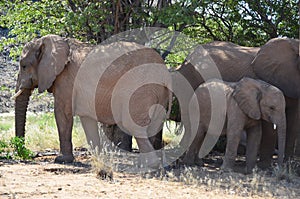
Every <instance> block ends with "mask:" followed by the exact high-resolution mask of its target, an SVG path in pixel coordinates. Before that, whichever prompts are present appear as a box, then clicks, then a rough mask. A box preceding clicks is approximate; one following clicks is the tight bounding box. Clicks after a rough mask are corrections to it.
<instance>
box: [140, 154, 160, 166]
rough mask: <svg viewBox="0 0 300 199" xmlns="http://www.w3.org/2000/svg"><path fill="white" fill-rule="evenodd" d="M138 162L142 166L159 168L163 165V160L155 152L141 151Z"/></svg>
mask: <svg viewBox="0 0 300 199" xmlns="http://www.w3.org/2000/svg"><path fill="white" fill-rule="evenodd" d="M138 163H139V165H140V167H141V168H149V169H159V168H160V167H161V160H160V158H159V157H158V156H157V154H156V153H155V152H150V153H147V154H143V153H141V154H140V158H139V162H138Z"/></svg>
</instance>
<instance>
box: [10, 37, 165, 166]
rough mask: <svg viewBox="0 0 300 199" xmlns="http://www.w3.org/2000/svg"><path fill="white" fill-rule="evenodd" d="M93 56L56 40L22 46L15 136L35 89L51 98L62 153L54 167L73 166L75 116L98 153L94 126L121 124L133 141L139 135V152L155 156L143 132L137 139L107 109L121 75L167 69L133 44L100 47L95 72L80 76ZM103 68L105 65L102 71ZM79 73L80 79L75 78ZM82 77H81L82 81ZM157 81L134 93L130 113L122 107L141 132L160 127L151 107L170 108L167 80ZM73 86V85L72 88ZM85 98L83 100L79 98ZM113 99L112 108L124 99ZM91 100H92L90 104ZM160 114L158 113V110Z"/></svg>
mask: <svg viewBox="0 0 300 199" xmlns="http://www.w3.org/2000/svg"><path fill="white" fill-rule="evenodd" d="M91 50H92V47H91V46H90V45H88V44H85V43H82V42H79V41H77V40H75V39H68V38H63V37H60V36H57V35H47V36H44V37H42V38H40V39H35V40H33V41H31V42H29V43H27V44H26V45H25V46H24V48H23V51H22V55H21V59H20V70H19V74H18V80H17V88H16V90H17V94H16V95H15V97H16V103H15V127H16V135H17V136H24V135H25V122H26V111H27V106H28V101H29V97H30V95H31V92H32V90H33V89H34V88H38V90H39V92H44V91H45V90H47V91H49V92H52V93H53V95H54V113H55V119H56V123H57V128H58V133H59V141H60V151H61V153H62V155H61V156H58V157H57V158H56V162H72V161H73V160H74V157H73V153H72V141H71V138H72V126H73V115H74V113H75V114H78V115H79V116H80V118H81V122H82V125H83V127H84V130H85V133H86V136H87V140H88V141H89V142H90V141H93V145H94V146H98V147H101V146H99V145H100V144H99V134H98V131H97V130H98V127H97V122H96V121H99V122H102V123H104V124H109V125H113V124H116V123H118V124H120V125H121V126H122V127H124V129H127V130H129V131H130V132H131V133H133V135H138V136H136V139H137V143H138V146H139V148H140V151H141V152H150V151H153V147H152V145H151V143H150V142H149V140H148V138H147V132H142V133H141V134H139V132H134V131H135V130H136V129H135V128H134V127H132V123H130V122H128V121H127V120H126V121H125V120H124V118H123V116H124V115H125V116H126V114H123V113H124V110H123V107H121V109H120V110H119V112H118V113H116V115H113V113H112V112H113V110H112V108H111V106H110V104H111V100H113V98H112V97H113V90H114V89H115V88H114V86H115V85H117V82H118V81H119V80H120V79H121V77H122V76H123V75H124V74H125V73H127V72H128V71H130V70H132V69H136V68H137V69H139V68H140V67H137V66H141V65H149V64H150V66H153V67H154V68H156V69H157V70H158V71H160V72H161V71H165V70H166V67H165V65H164V62H163V60H162V58H161V57H160V55H159V54H158V53H156V52H155V51H154V50H153V49H150V48H146V47H144V46H140V45H138V44H136V43H129V42H119V43H118V42H116V43H112V44H110V45H106V46H101V47H99V48H97V49H96V51H95V50H94V51H93V53H94V57H98V58H99V57H100V60H98V62H97V63H96V64H98V65H99V67H97V66H91V67H92V68H91V69H93V70H92V71H91V72H89V71H88V70H85V69H84V70H81V69H82V68H81V65H82V63H84V60H86V57H87V55H88V54H89V53H90V52H91ZM95 53H96V54H95ZM89 60H94V59H89ZM101 61H102V62H101ZM109 61H111V62H109ZM103 62H107V63H109V64H108V65H104V66H103ZM100 69H101V70H102V72H103V73H102V76H99V77H96V79H92V77H93V75H95V74H97V73H99V71H100ZM80 70H81V73H80V74H81V75H79V77H78V74H79V73H78V72H79V71H80ZM166 71H167V70H166ZM140 72H143V71H140ZM144 72H145V71H144ZM82 74H85V76H83V75H82ZM97 78H99V79H97ZM161 79H162V80H161V82H159V83H161V84H160V85H159V84H147V85H144V86H141V87H140V88H137V90H136V92H134V93H133V95H132V97H131V99H130V102H129V105H130V107H126V105H127V104H125V105H124V107H125V108H129V111H130V115H132V120H133V121H134V122H136V123H137V124H138V125H140V126H141V128H140V129H142V130H145V129H144V128H143V127H146V126H148V125H154V126H155V125H156V126H155V127H153V129H156V128H159V127H157V125H159V126H160V125H161V121H160V122H159V121H158V123H155V124H154V122H153V121H156V120H155V119H154V118H153V116H154V115H155V113H157V110H158V109H152V110H151V113H152V114H151V113H150V114H149V111H150V108H152V107H153V105H155V104H160V105H162V106H164V107H165V106H166V104H167V102H168V98H169V91H168V89H167V88H166V86H167V84H168V82H166V81H165V80H166V78H161ZM75 80H77V81H76V85H75ZM94 80H95V81H94ZM96 80H99V81H96ZM125 80H126V79H125ZM86 82H89V83H90V84H95V85H96V87H95V89H94V88H92V89H88V87H87V86H88V84H87V83H86ZM127 83H128V85H133V84H134V81H131V79H130V78H127ZM156 83H157V82H156ZM97 85H98V86H97ZM121 86H122V85H121ZM123 86H124V85H123ZM125 86H126V85H125ZM82 88H85V89H84V90H83V89H82ZM93 89H94V90H93ZM129 90H130V88H129ZM74 92H75V93H74ZM83 94H86V95H85V96H82V95H83ZM89 94H90V95H89ZM116 94H117V95H120V96H121V97H120V98H119V99H118V100H119V101H117V103H115V104H117V105H118V106H119V105H123V103H126V102H124V101H123V100H122V97H123V95H121V94H119V93H116ZM91 96H94V97H95V98H93V99H91ZM82 100H83V101H82ZM92 101H94V102H93V103H94V104H91V103H90V102H92ZM80 105H82V106H83V107H85V108H83V107H81V106H80ZM132 105H133V106H132ZM135 106H136V107H135ZM89 109H91V110H92V111H95V115H96V116H95V115H93V114H91V111H89ZM159 111H160V112H161V109H160V110H159ZM160 112H159V113H160ZM94 116H95V117H94ZM113 116H115V117H113ZM96 131H97V132H96Z"/></svg>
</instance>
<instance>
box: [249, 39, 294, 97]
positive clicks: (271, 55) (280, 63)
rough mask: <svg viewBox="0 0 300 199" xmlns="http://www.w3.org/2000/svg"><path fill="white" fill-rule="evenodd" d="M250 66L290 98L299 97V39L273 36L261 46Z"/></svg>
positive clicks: (261, 77) (260, 77)
mask: <svg viewBox="0 0 300 199" xmlns="http://www.w3.org/2000/svg"><path fill="white" fill-rule="evenodd" d="M251 66H252V67H253V70H254V72H255V74H256V75H257V77H258V78H259V79H262V80H264V81H266V82H268V83H270V84H272V85H274V86H276V87H278V88H280V89H281V90H282V91H283V93H284V94H285V95H286V96H288V97H291V98H299V97H300V87H299V84H300V71H299V40H297V39H290V38H275V39H271V40H270V41H268V42H267V43H266V44H265V45H263V46H262V47H261V49H260V50H259V52H258V53H257V56H256V57H255V59H254V60H253V62H252V64H251Z"/></svg>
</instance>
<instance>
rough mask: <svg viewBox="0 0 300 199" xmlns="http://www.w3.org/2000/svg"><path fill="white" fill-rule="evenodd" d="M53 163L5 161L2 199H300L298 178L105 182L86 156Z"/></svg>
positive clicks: (0, 175) (135, 177) (125, 176)
mask: <svg viewBox="0 0 300 199" xmlns="http://www.w3.org/2000/svg"><path fill="white" fill-rule="evenodd" d="M54 157H55V156H47V157H40V158H36V159H35V160H34V161H30V162H27V163H24V162H16V161H8V160H1V161H0V198H1V199H7V198H80V199H81V198H136V199H138V198H143V199H144V198H189V199H190V198H214V199H215V198H216V199H218V198H222V199H224V198H225V199H226V198H300V190H298V189H299V187H300V180H299V178H298V177H293V178H292V180H288V181H287V180H281V181H279V182H278V181H276V180H275V181H274V179H275V177H272V176H271V177H266V176H264V177H262V176H261V175H259V174H257V175H251V176H245V175H242V174H235V173H230V174H226V175H224V176H223V177H222V176H221V177H220V174H218V175H215V174H216V173H218V172H216V171H214V172H213V173H214V174H213V175H208V174H205V175H204V173H205V172H204V173H202V175H198V177H194V176H193V174H192V173H193V172H192V171H194V170H188V169H185V170H184V171H180V172H179V173H181V174H179V175H178V176H180V177H179V178H175V177H173V178H172V177H171V174H170V173H169V174H168V177H153V176H151V175H148V176H147V175H141V174H129V173H123V172H113V178H112V179H111V178H106V179H102V178H101V177H99V175H97V172H96V171H97V168H95V167H93V166H92V165H91V163H92V160H91V157H90V156H88V155H86V156H82V157H77V158H76V162H75V163H73V164H68V165H63V164H54V163H53V160H54ZM187 170H188V171H189V172H187ZM202 171H203V170H202ZM207 171H208V170H207ZM207 171H206V172H207ZM171 173H173V174H172V175H174V176H176V172H174V171H173V172H171ZM229 175H230V176H229ZM222 178H224V179H222ZM178 179H180V180H178ZM228 180H229V181H228ZM273 181H274V182H273ZM220 183H221V184H222V183H224V184H222V185H220ZM273 183H276V184H275V185H274V184H273ZM228 184H231V185H230V186H227V185H228ZM253 189H256V190H253ZM243 192H244V193H243Z"/></svg>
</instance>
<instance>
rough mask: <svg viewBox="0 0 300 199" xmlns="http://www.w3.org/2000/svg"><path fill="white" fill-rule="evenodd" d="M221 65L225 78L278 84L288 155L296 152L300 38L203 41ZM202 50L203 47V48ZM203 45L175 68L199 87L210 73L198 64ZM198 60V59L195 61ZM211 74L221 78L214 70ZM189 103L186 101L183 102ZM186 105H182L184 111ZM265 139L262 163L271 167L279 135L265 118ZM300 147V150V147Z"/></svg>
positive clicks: (264, 166)
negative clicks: (256, 42)
mask: <svg viewBox="0 0 300 199" xmlns="http://www.w3.org/2000/svg"><path fill="white" fill-rule="evenodd" d="M202 47H203V48H204V49H206V50H207V52H208V54H209V55H210V57H211V58H212V60H213V61H214V62H215V64H216V66H217V67H218V69H219V71H220V73H221V76H222V79H223V80H224V81H229V82H236V81H239V80H240V79H241V78H242V77H251V78H254V79H261V80H263V81H265V82H268V83H270V84H272V85H274V86H276V87H278V88H279V89H280V90H281V91H282V92H283V93H284V96H285V101H286V118H287V138H286V149H285V158H289V157H291V156H292V155H293V154H294V150H295V149H294V145H295V140H296V137H297V136H298V137H299V136H300V133H299V132H298V131H299V129H300V122H299V118H298V115H299V114H300V113H299V111H300V109H299V100H298V99H299V98H300V87H299V84H300V72H299V62H300V59H299V40H298V39H290V38H276V39H271V40H270V41H268V42H267V43H266V44H265V45H263V46H261V47H260V48H251V47H243V46H238V45H235V44H233V43H229V42H212V43H208V44H205V45H202ZM200 52H201V51H200ZM197 54H199V49H195V51H194V52H193V53H192V54H191V55H190V56H189V57H188V58H187V59H186V60H185V62H184V63H183V64H182V65H181V66H180V67H179V68H178V69H177V70H176V72H174V74H173V75H174V76H176V75H178V74H181V75H183V76H184V77H185V78H186V79H187V80H188V81H189V82H190V84H191V85H192V87H193V88H194V89H196V88H197V87H198V86H199V85H200V84H201V83H203V82H204V80H203V78H202V76H201V75H200V74H204V73H205V74H208V73H207V72H208V71H209V68H204V69H203V68H200V67H199V68H197V67H196V66H195V65H194V64H191V63H194V62H195V60H197V57H199V55H197ZM193 60H194V61H193ZM207 78H218V77H216V76H215V75H214V74H211V76H210V77H207ZM183 106H184V107H186V105H183ZM185 109H186V108H182V107H181V112H184V111H185ZM262 129H263V132H264V133H263V135H262V143H261V147H260V153H259V154H260V164H259V166H261V167H262V168H266V167H269V166H270V164H271V158H272V155H273V153H274V148H275V143H276V136H274V135H275V134H274V129H273V125H272V124H271V123H269V122H262ZM299 139H300V138H298V140H299ZM299 151H300V150H299Z"/></svg>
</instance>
